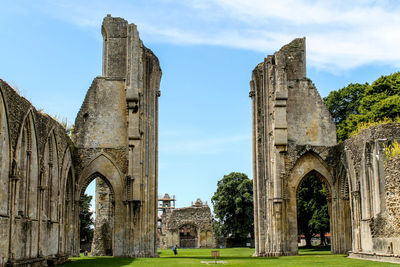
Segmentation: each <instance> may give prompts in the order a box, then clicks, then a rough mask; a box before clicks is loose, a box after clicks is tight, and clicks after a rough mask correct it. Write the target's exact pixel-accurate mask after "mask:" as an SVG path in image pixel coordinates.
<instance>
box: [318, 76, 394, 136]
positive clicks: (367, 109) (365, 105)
mask: <svg viewBox="0 0 400 267" xmlns="http://www.w3.org/2000/svg"><path fill="white" fill-rule="evenodd" d="M324 102H325V104H326V106H327V107H328V109H329V111H330V112H331V114H332V116H333V120H334V121H335V123H336V127H337V135H338V141H339V142H341V141H344V140H345V139H347V138H348V137H350V135H351V133H352V132H354V131H356V130H357V128H358V127H359V125H361V124H362V123H368V122H376V121H381V120H384V119H385V118H386V120H387V118H389V119H395V118H396V117H398V116H400V72H396V73H393V74H391V75H387V76H381V77H380V78H379V79H377V80H376V81H374V82H373V83H372V84H371V85H369V84H368V83H365V84H358V83H356V84H349V85H348V86H346V87H344V88H342V89H339V90H338V91H332V92H331V93H330V94H329V95H328V96H327V97H325V98H324Z"/></svg>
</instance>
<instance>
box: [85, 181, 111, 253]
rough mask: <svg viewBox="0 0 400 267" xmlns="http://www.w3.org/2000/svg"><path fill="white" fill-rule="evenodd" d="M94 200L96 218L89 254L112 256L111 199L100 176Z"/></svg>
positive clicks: (109, 192) (108, 190) (109, 191)
mask: <svg viewBox="0 0 400 267" xmlns="http://www.w3.org/2000/svg"><path fill="white" fill-rule="evenodd" d="M95 200H96V211H95V212H96V213H95V214H96V219H95V223H94V233H93V242H92V248H91V251H90V254H91V255H92V256H112V255H113V253H112V234H111V233H112V229H113V228H114V227H113V217H112V212H113V211H112V205H113V203H112V201H113V199H112V195H111V190H110V188H109V187H108V185H107V184H106V183H105V182H104V181H103V180H102V179H101V178H97V179H96V196H95Z"/></svg>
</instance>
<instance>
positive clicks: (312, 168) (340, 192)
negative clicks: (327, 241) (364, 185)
mask: <svg viewBox="0 0 400 267" xmlns="http://www.w3.org/2000/svg"><path fill="white" fill-rule="evenodd" d="M309 175H315V177H316V178H317V179H318V180H319V181H321V182H322V184H323V186H324V188H325V191H326V199H327V202H328V203H327V207H328V212H329V217H330V227H329V228H330V234H331V252H332V253H343V254H344V253H347V252H348V248H349V241H350V238H348V237H349V236H351V227H349V226H350V223H349V218H350V209H349V208H348V197H347V196H346V195H348V185H347V181H346V177H342V178H339V179H338V173H336V174H335V177H336V179H334V176H333V175H332V172H331V171H330V169H329V168H328V167H327V165H326V163H325V162H324V161H323V160H322V159H321V158H320V157H319V156H318V155H317V154H316V153H314V152H312V151H310V152H307V153H306V154H304V155H302V156H301V157H300V158H299V159H298V160H297V161H296V164H295V165H294V166H293V168H292V169H291V171H290V175H289V179H288V182H287V187H286V188H287V189H286V190H287V191H286V194H287V198H288V202H287V204H286V211H287V212H286V214H284V215H283V216H284V218H285V220H286V222H287V224H286V226H285V227H286V228H285V229H284V230H285V231H286V232H287V233H288V236H287V238H288V239H287V240H288V243H287V250H288V251H290V254H291V255H295V254H297V252H298V243H297V241H298V226H297V197H298V196H297V192H298V188H299V186H300V184H301V182H302V181H303V180H304V179H305V178H306V177H308V176H309Z"/></svg>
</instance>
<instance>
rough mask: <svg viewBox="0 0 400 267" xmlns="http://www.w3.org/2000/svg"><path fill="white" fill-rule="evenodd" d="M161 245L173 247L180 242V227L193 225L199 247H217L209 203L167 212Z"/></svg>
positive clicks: (164, 217) (164, 216)
mask: <svg viewBox="0 0 400 267" xmlns="http://www.w3.org/2000/svg"><path fill="white" fill-rule="evenodd" d="M162 222H163V227H162V229H161V236H160V239H161V240H160V247H161V248H164V249H165V248H172V247H173V246H174V245H178V246H179V244H180V242H179V241H180V238H179V233H180V229H181V228H182V227H183V226H185V225H190V226H193V227H194V228H195V229H196V230H197V237H196V239H197V244H196V245H195V247H197V248H215V247H216V240H215V234H214V228H213V218H212V215H211V210H210V208H209V207H208V206H207V205H202V206H199V207H186V208H179V209H174V210H172V212H166V213H164V214H163V216H162Z"/></svg>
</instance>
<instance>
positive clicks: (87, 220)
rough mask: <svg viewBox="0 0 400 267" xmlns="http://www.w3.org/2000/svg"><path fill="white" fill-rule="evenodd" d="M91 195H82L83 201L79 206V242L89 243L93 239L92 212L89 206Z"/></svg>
mask: <svg viewBox="0 0 400 267" xmlns="http://www.w3.org/2000/svg"><path fill="white" fill-rule="evenodd" d="M92 198H93V196H89V195H87V194H84V195H83V199H84V200H83V202H82V206H81V213H80V214H79V219H80V222H81V235H80V236H81V242H82V243H89V242H91V241H92V239H93V225H94V222H93V219H92V216H93V212H92V211H90V207H91V206H92V204H91V203H90V202H91V201H92Z"/></svg>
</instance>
